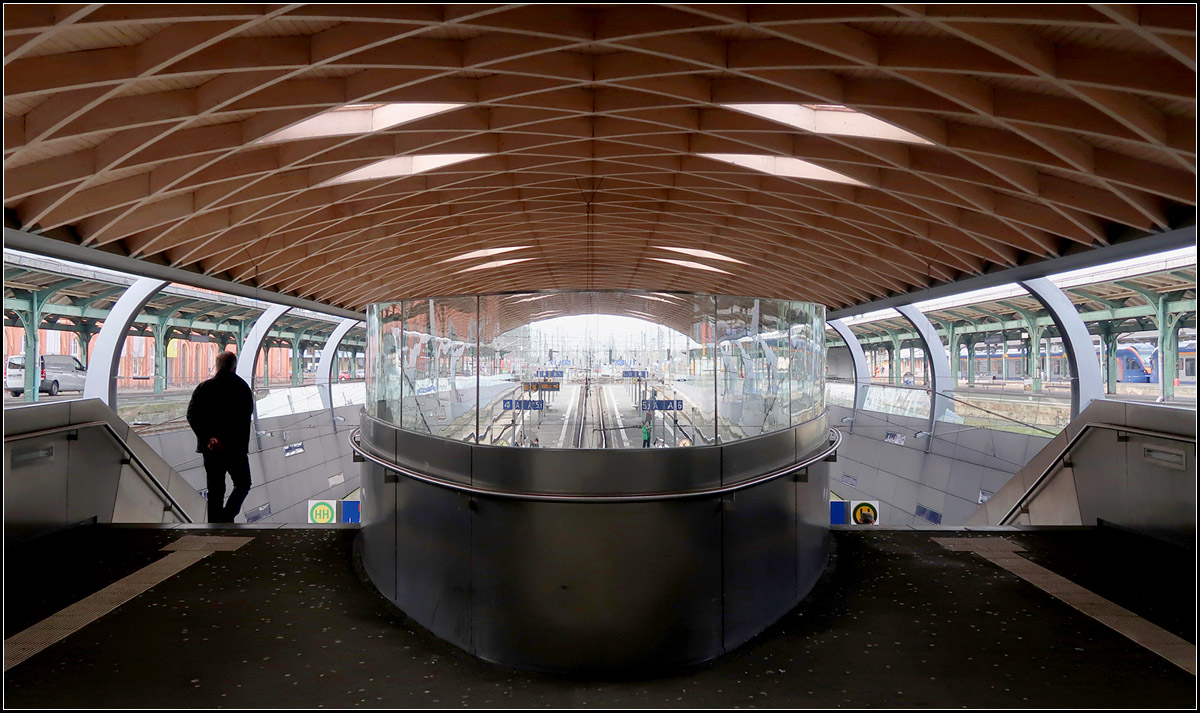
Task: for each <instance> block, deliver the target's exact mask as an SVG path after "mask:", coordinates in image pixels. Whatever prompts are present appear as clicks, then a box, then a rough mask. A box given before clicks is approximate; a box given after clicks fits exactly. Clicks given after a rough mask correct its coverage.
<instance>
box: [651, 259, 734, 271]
mask: <svg viewBox="0 0 1200 713" xmlns="http://www.w3.org/2000/svg"><path fill="white" fill-rule="evenodd" d="M650 259H651V260H658V261H659V262H669V263H671V264H672V265H679V266H680V267H690V268H691V269H693V270H707V271H709V272H719V273H721V274H722V275H732V274H733V273H732V272H729V271H727V270H722V269H721V268H719V267H712V266H711V265H703V264H701V263H698V262H692V261H691V260H672V259H671V258H669V257H652V258H650Z"/></svg>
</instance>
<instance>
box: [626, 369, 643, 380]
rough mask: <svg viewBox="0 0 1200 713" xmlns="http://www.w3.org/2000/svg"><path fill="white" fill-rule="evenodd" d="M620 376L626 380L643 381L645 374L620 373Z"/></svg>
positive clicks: (634, 372)
mask: <svg viewBox="0 0 1200 713" xmlns="http://www.w3.org/2000/svg"><path fill="white" fill-rule="evenodd" d="M621 376H622V377H623V378H626V379H645V378H646V372H644V371H622V372H621Z"/></svg>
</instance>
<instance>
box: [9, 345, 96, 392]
mask: <svg viewBox="0 0 1200 713" xmlns="http://www.w3.org/2000/svg"><path fill="white" fill-rule="evenodd" d="M39 362H40V364H39V368H40V369H41V377H42V379H41V384H40V385H39V386H38V391H41V392H43V393H47V394H50V395H51V396H55V395H56V394H58V392H59V391H83V384H84V382H85V381H87V369H85V368H84V367H83V364H81V363H80V362H79V360H78V359H76V358H75V357H72V356H63V355H56V354H45V355H42V356H41V357H39ZM4 388H5V389H8V391H9V393H11V394H12V395H13V396H20V395H21V394H23V393H25V355H23V354H21V355H17V356H10V357H9V358H8V361H7V362H5V363H4Z"/></svg>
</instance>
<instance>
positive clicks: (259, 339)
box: [237, 304, 292, 391]
mask: <svg viewBox="0 0 1200 713" xmlns="http://www.w3.org/2000/svg"><path fill="white" fill-rule="evenodd" d="M291 309H292V308H291V306H290V305H277V304H273V305H271V306H270V307H268V308H267V311H266V312H263V313H262V314H261V315H259V317H258V319H256V320H254V326H252V327H250V332H249V333H248V334H247V335H246V339H245V341H243V342H242V343H241V344H240V345H238V363H237V375H238V376H240V377H242V380H243V381H245V382H246V383H247V384H248V385H249V386H250V390H251V391H253V390H254V367H255V365H256V364H257V363H258V352H259V350H261V349H262V345H263V342H265V341H266V340H267V334H268V333H269V332H270V331H271V327H273V326H275V323H276V322H278V321H279V318H280V317H282V316H283V315H285V314H287V313H288V312H289V311H291ZM247 356H248V357H249V358H247Z"/></svg>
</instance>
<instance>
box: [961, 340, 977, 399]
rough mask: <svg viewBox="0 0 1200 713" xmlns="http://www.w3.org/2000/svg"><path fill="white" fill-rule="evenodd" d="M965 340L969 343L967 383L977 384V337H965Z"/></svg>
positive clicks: (969, 384) (970, 384)
mask: <svg viewBox="0 0 1200 713" xmlns="http://www.w3.org/2000/svg"><path fill="white" fill-rule="evenodd" d="M963 342H964V343H965V344H966V345H967V385H968V387H971V386H974V385H975V344H976V339H975V337H963Z"/></svg>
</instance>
